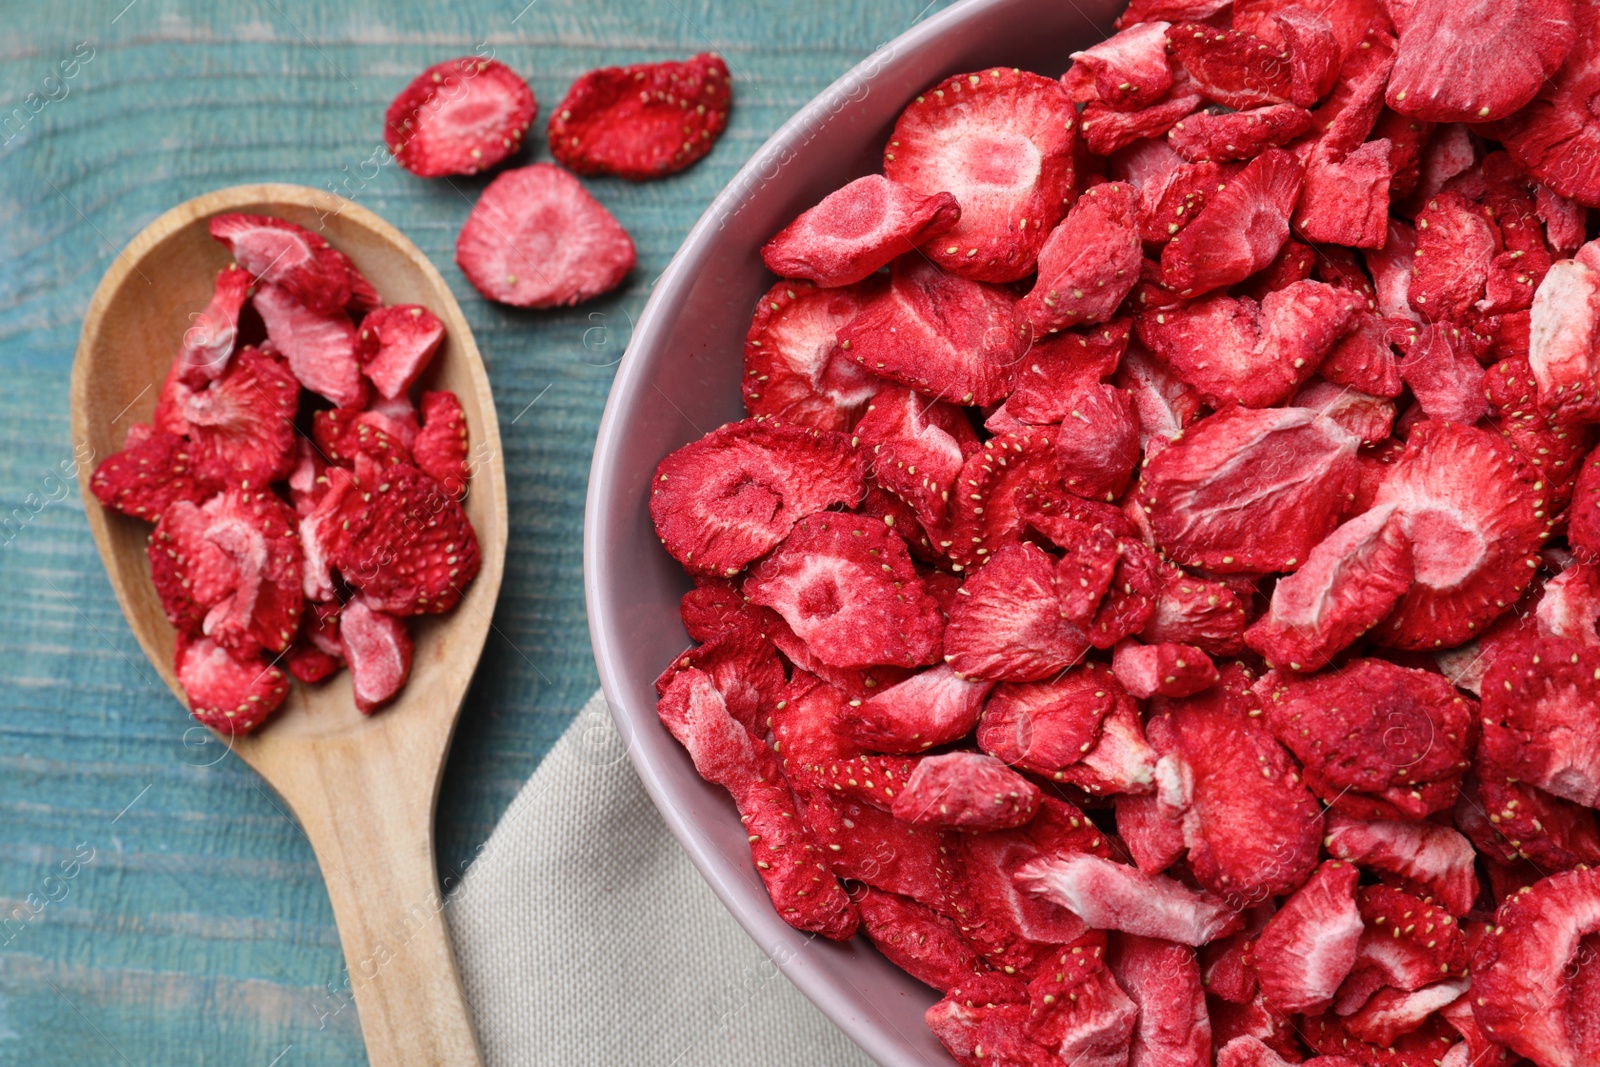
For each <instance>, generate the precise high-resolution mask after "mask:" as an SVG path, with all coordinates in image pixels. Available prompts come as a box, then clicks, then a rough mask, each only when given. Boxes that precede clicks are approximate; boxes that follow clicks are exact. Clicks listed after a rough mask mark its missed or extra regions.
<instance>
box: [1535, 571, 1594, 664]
mask: <svg viewBox="0 0 1600 1067" xmlns="http://www.w3.org/2000/svg"><path fill="white" fill-rule="evenodd" d="M1535 614H1536V617H1537V618H1538V624H1539V632H1540V633H1541V634H1543V635H1544V636H1546V637H1565V638H1570V639H1571V640H1574V641H1578V642H1580V643H1582V644H1585V645H1591V646H1595V645H1600V629H1597V628H1596V623H1597V622H1600V568H1597V567H1595V566H1592V565H1589V564H1582V563H1575V564H1573V565H1572V566H1570V567H1568V568H1567V569H1566V570H1564V571H1562V572H1561V573H1560V574H1558V575H1556V576H1555V577H1554V578H1552V579H1550V580H1549V581H1548V582H1546V583H1545V586H1544V596H1543V597H1542V598H1541V599H1540V601H1539V607H1538V608H1537V610H1536V612H1535Z"/></svg>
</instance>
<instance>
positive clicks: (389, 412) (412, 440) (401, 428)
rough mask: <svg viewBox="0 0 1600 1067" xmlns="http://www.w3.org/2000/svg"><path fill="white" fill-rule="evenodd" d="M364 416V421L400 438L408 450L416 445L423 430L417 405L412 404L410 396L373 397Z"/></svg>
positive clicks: (391, 435)
mask: <svg viewBox="0 0 1600 1067" xmlns="http://www.w3.org/2000/svg"><path fill="white" fill-rule="evenodd" d="M364 414H365V415H366V419H365V420H364V421H366V422H367V423H369V424H371V425H373V426H376V427H377V428H378V429H380V430H382V431H383V432H384V433H387V434H388V435H389V436H390V437H395V438H398V439H399V440H400V443H401V444H402V445H404V446H405V447H406V448H407V449H410V448H411V447H412V446H414V445H415V444H416V442H417V431H418V430H420V429H422V424H421V423H420V422H419V421H418V419H417V405H416V404H414V403H412V402H411V397H410V396H409V395H408V394H401V395H400V396H397V397H392V398H391V397H383V396H378V397H373V398H372V400H371V402H370V403H369V404H368V405H367V410H366V411H365V413H364Z"/></svg>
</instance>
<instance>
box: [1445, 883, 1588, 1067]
mask: <svg viewBox="0 0 1600 1067" xmlns="http://www.w3.org/2000/svg"><path fill="white" fill-rule="evenodd" d="M1597 932H1600V871H1596V870H1581V871H1567V872H1565V873H1563V874H1555V875H1551V876H1550V877H1549V878H1545V879H1543V880H1541V881H1540V882H1538V883H1536V884H1535V885H1533V886H1532V887H1530V888H1527V889H1524V890H1523V891H1521V892H1519V893H1517V894H1515V895H1514V896H1512V897H1511V898H1510V899H1509V900H1507V901H1506V902H1505V904H1503V905H1501V907H1500V910H1499V912H1498V913H1497V914H1496V915H1495V928H1494V930H1493V931H1492V932H1491V933H1490V934H1489V936H1488V937H1487V938H1485V939H1484V941H1483V943H1482V944H1480V945H1479V946H1478V950H1477V953H1476V955H1475V957H1474V959H1473V961H1472V979H1473V981H1472V1010H1473V1014H1474V1015H1476V1016H1477V1020H1478V1025H1479V1026H1481V1027H1482V1028H1483V1031H1484V1033H1485V1034H1487V1035H1488V1036H1489V1037H1490V1038H1492V1039H1493V1040H1495V1041H1497V1042H1500V1043H1501V1044H1504V1045H1507V1046H1509V1047H1510V1048H1511V1049H1512V1050H1513V1051H1515V1052H1517V1053H1519V1054H1521V1055H1524V1056H1527V1057H1528V1058H1529V1059H1532V1060H1534V1061H1535V1062H1537V1063H1540V1064H1549V1065H1551V1067H1555V1065H1561V1067H1577V1065H1579V1064H1582V1063H1586V1062H1588V1061H1590V1060H1592V1059H1593V1058H1594V1057H1595V1055H1596V1054H1597V1049H1596V1038H1595V1035H1594V1033H1593V1026H1592V1021H1593V1019H1594V1011H1595V995H1596V989H1597V988H1600V987H1597V985H1596V982H1595V978H1596V974H1595V971H1596V968H1597V967H1600V964H1597V963H1596V961H1595V948H1594V946H1595V934H1596V933H1597Z"/></svg>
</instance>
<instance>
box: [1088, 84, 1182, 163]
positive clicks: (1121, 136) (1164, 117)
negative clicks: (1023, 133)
mask: <svg viewBox="0 0 1600 1067" xmlns="http://www.w3.org/2000/svg"><path fill="white" fill-rule="evenodd" d="M1203 103H1205V99H1204V98H1203V97H1202V96H1201V95H1200V94H1199V93H1197V92H1194V91H1193V90H1192V89H1191V88H1188V87H1187V85H1186V86H1185V87H1174V88H1173V89H1172V91H1170V92H1169V93H1167V95H1166V96H1164V97H1162V98H1161V99H1160V100H1158V101H1156V102H1155V103H1154V104H1151V105H1150V106H1149V107H1146V108H1141V109H1139V110H1138V111H1117V110H1115V109H1114V108H1111V107H1108V106H1107V105H1105V104H1102V103H1100V102H1099V101H1096V102H1094V103H1092V104H1090V105H1089V106H1088V107H1086V108H1084V110H1083V121H1082V123H1081V124H1080V126H1079V129H1080V130H1081V131H1082V132H1083V143H1084V145H1085V146H1087V148H1088V149H1089V151H1090V152H1092V153H1093V154H1094V155H1097V156H1109V155H1111V154H1112V153H1113V152H1119V151H1121V150H1122V149H1124V148H1127V147H1128V146H1130V145H1133V144H1136V143H1137V142H1139V141H1141V140H1143V139H1145V138H1147V137H1160V136H1161V135H1162V134H1164V133H1166V132H1167V131H1168V130H1170V129H1172V127H1173V125H1174V124H1175V123H1177V122H1179V121H1181V120H1182V119H1183V118H1184V116H1186V115H1191V114H1193V113H1194V111H1195V110H1196V109H1197V108H1198V107H1200V105H1201V104H1203Z"/></svg>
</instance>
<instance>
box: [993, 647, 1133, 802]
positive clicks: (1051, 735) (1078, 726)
mask: <svg viewBox="0 0 1600 1067" xmlns="http://www.w3.org/2000/svg"><path fill="white" fill-rule="evenodd" d="M1117 693H1118V690H1117V686H1116V682H1115V680H1114V679H1113V678H1112V677H1111V676H1110V673H1109V672H1108V671H1106V669H1105V668H1104V667H1103V666H1101V665H1098V664H1093V663H1086V664H1084V665H1083V666H1081V667H1074V668H1072V669H1071V670H1067V671H1064V672H1063V673H1062V674H1061V676H1060V677H1058V678H1052V679H1051V680H1050V681H1045V682H1023V683H1018V682H1006V683H1004V684H1002V685H998V686H996V687H995V689H994V692H993V693H992V694H991V695H990V697H989V702H988V703H987V704H986V705H984V708H983V718H982V720H981V721H980V722H979V724H978V747H979V748H982V749H983V750H984V751H985V752H987V753H989V754H990V755H992V756H996V757H998V758H1000V759H1002V760H1005V761H1006V762H1007V763H1009V764H1011V765H1013V766H1016V767H1021V768H1022V769H1024V770H1027V771H1032V772H1033V773H1035V774H1042V775H1047V776H1055V775H1056V774H1057V772H1058V771H1060V770H1061V769H1062V768H1063V767H1067V766H1069V765H1071V764H1074V763H1077V762H1078V761H1079V760H1081V759H1083V757H1084V755H1085V754H1086V753H1087V752H1088V751H1089V750H1090V749H1092V748H1094V746H1095V742H1096V741H1098V740H1099V738H1100V724H1101V723H1102V722H1103V721H1104V720H1105V717H1106V716H1107V715H1108V714H1110V712H1111V709H1112V707H1113V706H1114V705H1115V703H1116V700H1117Z"/></svg>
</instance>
